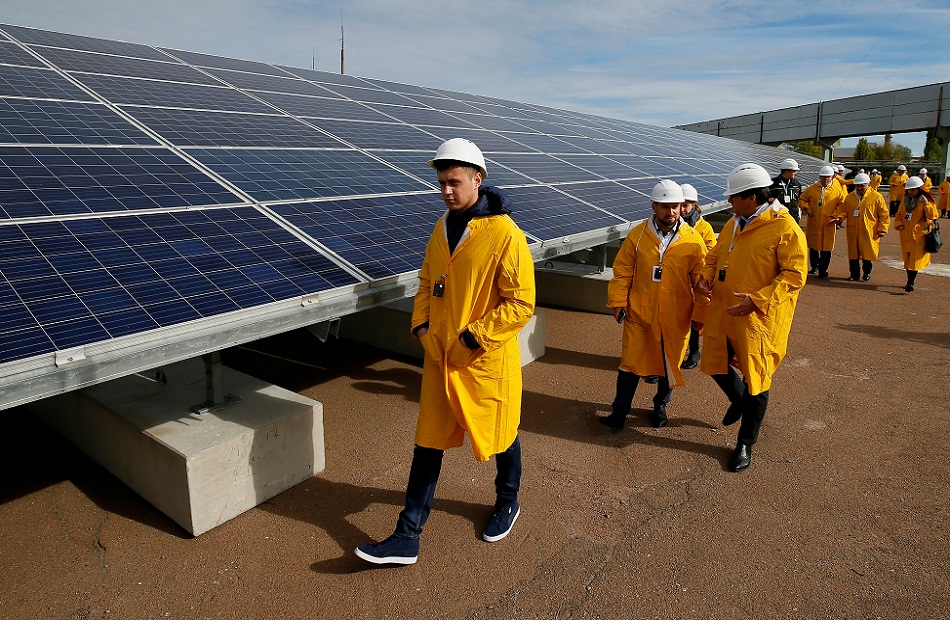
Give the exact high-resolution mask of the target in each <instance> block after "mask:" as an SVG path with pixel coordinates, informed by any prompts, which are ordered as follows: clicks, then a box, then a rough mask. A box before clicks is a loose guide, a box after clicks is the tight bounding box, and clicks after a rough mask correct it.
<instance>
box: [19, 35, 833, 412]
mask: <svg viewBox="0 0 950 620" xmlns="http://www.w3.org/2000/svg"><path fill="white" fill-rule="evenodd" d="M34 54H36V55H39V56H40V57H42V58H43V59H45V61H46V62H41V61H40V60H39V59H38V58H37V57H36V56H35V55H34ZM46 63H48V65H47V64H46ZM51 67H54V68H51ZM79 84H81V85H82V86H79ZM92 93H94V95H93V94H92ZM455 137H463V138H468V139H471V140H473V141H474V142H475V143H476V144H478V145H479V147H480V148H481V149H482V151H483V152H484V153H485V155H486V157H487V162H488V168H489V173H490V174H489V177H488V179H487V183H489V184H492V185H497V186H500V187H504V188H506V190H507V191H508V192H509V193H510V194H511V196H512V199H513V205H514V210H515V212H514V214H513V217H514V219H515V221H516V222H518V224H519V225H520V226H521V227H522V229H523V230H524V231H525V233H526V234H527V235H528V238H529V241H530V242H531V244H532V249H533V251H534V252H535V253H536V255H538V256H542V255H543V256H545V257H548V256H556V255H557V254H559V253H564V252H568V251H572V250H573V249H581V248H584V247H590V246H591V245H597V244H600V243H603V242H604V241H605V240H607V239H608V238H612V237H615V236H616V234H617V233H618V232H621V233H622V231H623V230H624V229H625V228H629V226H630V225H631V223H632V222H633V221H635V220H638V219H640V218H642V217H644V216H645V215H647V214H648V213H649V202H648V199H647V196H648V195H649V192H650V190H651V189H652V186H653V185H654V184H655V183H656V181H657V179H658V178H660V177H668V178H674V179H676V180H678V181H687V180H689V181H690V182H692V183H693V184H694V186H696V188H697V190H698V191H699V193H700V196H702V197H703V198H704V200H708V201H710V202H711V201H718V200H720V199H721V194H722V184H723V181H724V176H725V174H726V173H727V172H728V171H729V170H731V169H732V168H733V167H734V166H735V165H736V164H738V163H740V162H742V161H759V162H761V163H763V164H766V165H768V166H775V165H777V163H778V162H779V161H780V160H781V159H782V157H784V153H783V152H781V151H777V150H775V149H770V148H768V147H760V146H755V145H750V144H743V143H737V142H733V141H730V140H724V139H721V138H717V137H715V136H707V135H705V134H692V133H687V132H683V131H680V130H672V129H667V128H661V127H653V126H649V125H643V124H640V123H632V122H629V121H623V120H619V119H609V118H604V117H598V116H594V115H589V114H580V113H577V112H571V111H568V110H559V109H556V108H551V107H547V106H540V105H535V104H530V103H523V102H516V101H509V100H504V99H500V98H495V97H486V96H482V95H476V94H470V93H460V92H454V91H449V90H442V89H436V88H428V87H424V86H413V85H408V84H397V83H394V82H388V81H385V80H379V79H364V78H358V77H354V76H349V75H340V74H336V73H329V72H324V71H314V70H308V69H300V68H294V67H287V66H280V65H273V64H269V63H263V62H256V61H248V60H238V59H231V58H223V57H218V56H212V55H208V54H201V53H197V52H188V51H181V50H173V49H161V48H153V47H150V46H146V45H139V44H135V43H123V42H119V41H107V40H102V39H94V38H91V37H83V36H77V35H70V34H61V33H53V32H45V31H41V30H35V29H31V28H23V27H18V26H2V25H0V408H5V407H8V406H11V404H16V403H17V402H23V401H25V400H30V399H34V398H39V397H41V396H47V395H51V394H54V393H59V392H62V391H64V390H68V389H73V388H75V387H80V386H81V385H84V384H85V383H83V382H84V381H85V382H88V381H94V380H98V379H95V377H98V376H103V377H104V376H115V375H116V374H121V373H122V372H126V373H127V372H136V371H139V370H143V369H146V368H148V367H152V366H155V365H158V364H161V363H165V362H167V361H171V360H177V359H183V358H184V357H187V356H190V355H194V352H195V351H197V350H214V349H217V348H221V347H222V346H227V345H228V344H230V343H234V342H237V341H241V342H245V341H248V340H251V339H254V338H255V337H262V336H265V335H270V334H272V333H277V332H279V331H285V330H287V329H291V328H293V327H297V326H302V325H306V324H310V323H313V322H315V321H318V320H325V319H328V318H335V317H338V316H340V315H341V314H345V313H347V312H353V311H356V310H358V309H360V308H362V307H366V306H367V305H372V304H378V303H381V302H384V301H387V300H390V299H397V298H399V296H401V295H405V294H407V293H408V294H411V291H412V285H413V284H414V283H415V272H416V270H417V269H418V267H419V265H420V264H421V260H422V256H423V253H424V248H425V244H426V241H427V239H428V237H429V234H430V233H431V231H432V227H433V225H434V224H435V222H436V220H437V219H438V217H439V216H440V214H441V213H443V212H444V210H445V207H444V205H443V204H442V202H441V200H440V199H439V194H438V192H437V184H436V174H435V172H434V171H433V170H432V169H431V168H429V167H428V166H427V165H426V162H427V161H428V160H429V159H430V158H431V156H432V153H433V152H434V151H435V149H436V148H437V146H438V145H439V143H440V142H442V141H443V140H446V139H449V138H455ZM799 159H800V163H802V178H803V179H805V178H806V177H807V175H808V174H811V173H813V172H815V171H817V166H818V165H820V162H818V161H817V160H814V161H811V160H809V159H808V158H804V157H800V158H799ZM585 244H587V245H585ZM74 347H81V348H82V350H83V352H84V353H85V354H86V355H88V356H89V358H88V359H87V360H86V361H85V362H83V363H88V364H92V365H93V368H91V369H84V370H83V371H82V372H78V373H70V372H69V370H68V368H65V369H60V368H59V366H57V361H58V360H59V358H60V354H61V353H62V352H63V351H66V350H68V349H72V348H74ZM74 358H75V356H73V355H69V356H68V359H74ZM78 359H83V356H82V355H80V356H78ZM99 364H102V365H103V368H105V367H106V366H108V372H103V373H102V374H97V369H98V365H99ZM116 368H119V370H116ZM47 377H49V380H46V378H47ZM25 378H27V379H29V380H26V381H25V380H24V379H25ZM90 378H91V379H90Z"/></svg>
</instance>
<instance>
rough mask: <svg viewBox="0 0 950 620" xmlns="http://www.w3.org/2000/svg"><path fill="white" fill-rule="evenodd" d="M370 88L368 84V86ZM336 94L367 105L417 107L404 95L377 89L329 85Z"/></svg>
mask: <svg viewBox="0 0 950 620" xmlns="http://www.w3.org/2000/svg"><path fill="white" fill-rule="evenodd" d="M367 86H368V84H367ZM327 88H329V89H331V90H333V91H334V92H335V93H338V94H339V95H342V96H344V97H347V98H349V99H352V100H354V101H363V102H365V103H391V104H393V105H417V104H416V102H415V101H413V100H412V99H409V98H408V97H403V96H402V95H399V94H396V93H391V92H389V91H385V90H377V89H375V88H354V87H350V86H339V85H327Z"/></svg>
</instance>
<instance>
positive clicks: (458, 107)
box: [409, 94, 482, 114]
mask: <svg viewBox="0 0 950 620" xmlns="http://www.w3.org/2000/svg"><path fill="white" fill-rule="evenodd" d="M409 97H410V98H411V99H412V100H413V102H414V103H415V104H416V105H418V104H420V103H421V104H423V105H426V106H429V107H430V108H433V109H435V110H442V111H443V112H449V113H455V112H467V113H469V114H472V113H474V114H479V113H482V110H480V109H478V108H476V107H475V106H472V105H469V104H467V103H465V102H464V101H458V100H456V99H446V98H445V97H435V96H427V95H417V94H411V95H409Z"/></svg>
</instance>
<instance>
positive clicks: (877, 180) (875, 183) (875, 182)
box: [870, 173, 884, 191]
mask: <svg viewBox="0 0 950 620" xmlns="http://www.w3.org/2000/svg"><path fill="white" fill-rule="evenodd" d="M883 180H884V177H882V176H881V174H880V173H878V174H872V175H871V185H870V188H871V189H873V190H875V191H877V188H879V187H880V186H881V182H882V181H883Z"/></svg>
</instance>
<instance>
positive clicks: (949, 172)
mask: <svg viewBox="0 0 950 620" xmlns="http://www.w3.org/2000/svg"><path fill="white" fill-rule="evenodd" d="M947 176H948V177H950V168H947Z"/></svg>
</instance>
